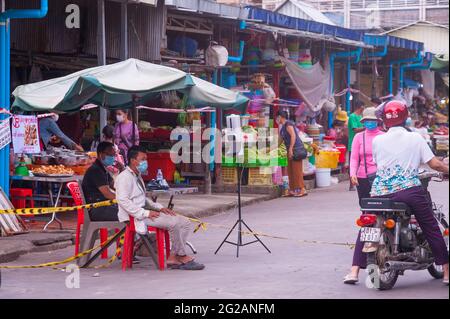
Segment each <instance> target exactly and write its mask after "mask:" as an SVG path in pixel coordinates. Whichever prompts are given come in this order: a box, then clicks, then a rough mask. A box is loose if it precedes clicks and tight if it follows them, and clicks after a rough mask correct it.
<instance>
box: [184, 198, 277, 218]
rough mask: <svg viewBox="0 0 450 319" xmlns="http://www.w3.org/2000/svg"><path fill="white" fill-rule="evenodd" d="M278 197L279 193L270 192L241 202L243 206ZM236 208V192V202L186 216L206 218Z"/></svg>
mask: <svg viewBox="0 0 450 319" xmlns="http://www.w3.org/2000/svg"><path fill="white" fill-rule="evenodd" d="M244 196H245V195H244ZM278 197H279V196H277V195H274V194H270V195H266V196H261V197H258V198H252V199H249V200H243V201H242V203H241V206H242V207H245V206H250V205H253V204H257V203H261V202H265V201H269V200H272V199H276V198H278ZM236 208H237V194H236V202H235V203H232V204H223V205H218V206H216V207H214V208H213V209H208V210H202V211H199V212H197V213H195V214H192V213H188V214H186V215H184V216H186V217H190V218H204V217H209V216H214V215H218V214H221V213H224V212H226V211H228V210H232V209H236Z"/></svg>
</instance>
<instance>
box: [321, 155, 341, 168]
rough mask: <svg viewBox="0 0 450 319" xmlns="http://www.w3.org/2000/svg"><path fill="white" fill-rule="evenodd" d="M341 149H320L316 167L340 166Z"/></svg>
mask: <svg viewBox="0 0 450 319" xmlns="http://www.w3.org/2000/svg"><path fill="white" fill-rule="evenodd" d="M340 155H341V153H340V152H339V151H320V152H319V155H316V167H317V168H331V169H335V168H337V167H338V163H339V156H340Z"/></svg>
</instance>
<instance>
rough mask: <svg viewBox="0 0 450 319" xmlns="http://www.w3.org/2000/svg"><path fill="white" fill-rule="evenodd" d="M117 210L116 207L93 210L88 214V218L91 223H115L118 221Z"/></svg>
mask: <svg viewBox="0 0 450 319" xmlns="http://www.w3.org/2000/svg"><path fill="white" fill-rule="evenodd" d="M118 213H119V208H118V207H117V205H112V206H105V207H98V208H93V209H91V211H90V212H89V216H90V217H91V220H92V221H93V222H115V221H118V220H119V217H118V216H117V214H118Z"/></svg>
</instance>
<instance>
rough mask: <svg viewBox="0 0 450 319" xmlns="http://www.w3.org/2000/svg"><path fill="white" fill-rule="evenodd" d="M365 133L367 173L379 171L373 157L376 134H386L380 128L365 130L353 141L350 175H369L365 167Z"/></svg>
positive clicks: (361, 176)
mask: <svg viewBox="0 0 450 319" xmlns="http://www.w3.org/2000/svg"><path fill="white" fill-rule="evenodd" d="M363 134H366V138H365V139H366V162H367V174H373V173H376V172H377V166H376V165H375V163H374V161H373V157H372V142H373V139H374V138H375V136H378V135H381V134H384V132H382V131H380V130H379V129H376V130H373V131H369V130H365V131H364V132H360V133H358V134H356V135H355V138H354V139H353V143H352V156H351V158H350V176H356V177H359V178H366V177H367V174H366V169H365V167H364V147H363Z"/></svg>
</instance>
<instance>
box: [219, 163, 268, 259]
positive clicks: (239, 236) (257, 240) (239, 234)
mask: <svg viewBox="0 0 450 319" xmlns="http://www.w3.org/2000/svg"><path fill="white" fill-rule="evenodd" d="M242 171H243V167H242V165H240V164H238V167H237V175H238V176H237V182H238V212H239V219H238V220H237V221H236V223H235V224H234V226H233V228H231V230H230V232H229V233H228V235H227V236H226V237H225V239H224V240H223V241H222V243H221V244H220V246H219V248H217V250H216V252H215V253H214V254H217V253H218V252H219V250H220V248H222V246H223V244H224V243H227V244H230V245H234V246H236V247H237V252H236V257H239V247H242V246H247V245H250V244H253V243H256V242H260V243H261V245H263V246H264V248H265V249H266V250H267V251H268V252H269V253H271V251H270V250H269V248H267V247H266V245H264V243H263V242H262V241H261V239H259V237H258V236H256V235H255V234H253V231H252V230H251V229H250V227H248V225H247V224H246V223H245V222H244V220H243V219H242V210H241V209H242V207H241V179H242ZM242 225H244V226H245V228H247V229H248V230H249V231H250V232H251V233H252V234H253V236H255V238H256V240H254V241H251V242H249V243H245V244H243V243H242ZM236 226H237V228H238V240H237V243H234V242H231V241H228V237H230V235H231V233H232V232H233V230H234V229H235V228H236Z"/></svg>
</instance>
